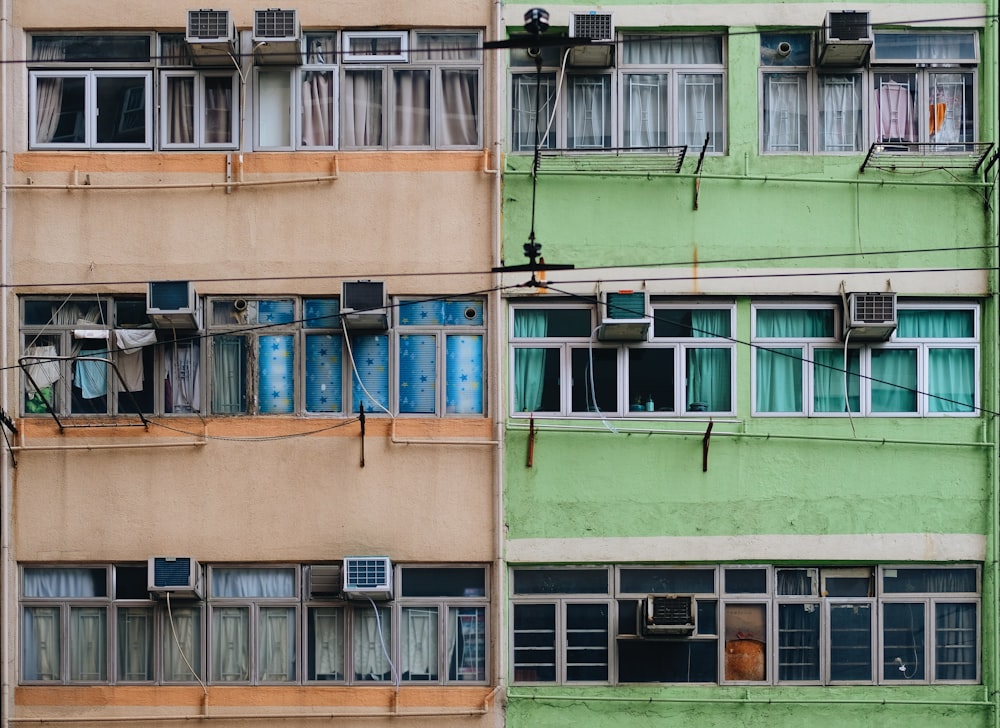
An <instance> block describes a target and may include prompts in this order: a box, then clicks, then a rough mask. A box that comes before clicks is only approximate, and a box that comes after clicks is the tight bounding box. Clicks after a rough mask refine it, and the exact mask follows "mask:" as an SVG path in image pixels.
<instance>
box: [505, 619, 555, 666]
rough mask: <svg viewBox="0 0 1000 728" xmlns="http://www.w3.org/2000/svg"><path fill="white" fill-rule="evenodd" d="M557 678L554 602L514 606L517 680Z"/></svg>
mask: <svg viewBox="0 0 1000 728" xmlns="http://www.w3.org/2000/svg"><path fill="white" fill-rule="evenodd" d="M555 679H556V606H555V604H515V605H514V680H515V681H518V682H554V681H555Z"/></svg>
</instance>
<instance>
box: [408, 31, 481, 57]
mask: <svg viewBox="0 0 1000 728" xmlns="http://www.w3.org/2000/svg"><path fill="white" fill-rule="evenodd" d="M410 57H411V59H417V60H429V61H462V60H465V61H475V60H478V59H479V35H478V34H477V33H417V38H416V43H415V47H414V48H413V49H412V50H411V51H410Z"/></svg>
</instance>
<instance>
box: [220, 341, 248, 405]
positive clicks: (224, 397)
mask: <svg viewBox="0 0 1000 728" xmlns="http://www.w3.org/2000/svg"><path fill="white" fill-rule="evenodd" d="M246 353H247V338H246V337H245V336H216V337H215V338H213V339H212V412H214V413H216V414H229V415H232V414H241V413H244V412H246V411H247V390H246V377H247V372H246Z"/></svg>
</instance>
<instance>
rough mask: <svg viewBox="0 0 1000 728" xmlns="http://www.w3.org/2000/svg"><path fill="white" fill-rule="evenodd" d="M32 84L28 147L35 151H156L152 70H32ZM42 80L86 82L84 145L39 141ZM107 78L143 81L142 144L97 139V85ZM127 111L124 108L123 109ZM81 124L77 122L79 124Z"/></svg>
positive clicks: (30, 73) (98, 111)
mask: <svg viewBox="0 0 1000 728" xmlns="http://www.w3.org/2000/svg"><path fill="white" fill-rule="evenodd" d="M29 78H30V83H31V90H30V94H31V98H30V103H29V109H30V112H29V119H28V135H29V146H30V147H31V148H32V149H123V150H130V149H131V150H136V149H152V148H153V103H152V101H153V72H152V71H150V70H128V69H121V70H113V69H110V68H99V69H94V70H79V69H72V68H70V69H65V70H33V71H30V72H29ZM43 78H64V79H70V78H82V79H84V110H83V119H82V121H83V127H84V140H83V141H82V142H55V141H53V142H40V141H38V138H37V133H38V118H37V117H38V81H39V79H43ZM105 78H141V79H142V80H143V87H144V90H143V106H144V108H143V119H144V124H145V139H144V140H143V141H142V142H101V141H98V139H97V120H98V115H99V113H100V109H98V108H97V103H98V96H97V85H98V82H99V80H100V79H105ZM123 111H124V109H123ZM79 123H80V121H79V120H78V121H77V124H79Z"/></svg>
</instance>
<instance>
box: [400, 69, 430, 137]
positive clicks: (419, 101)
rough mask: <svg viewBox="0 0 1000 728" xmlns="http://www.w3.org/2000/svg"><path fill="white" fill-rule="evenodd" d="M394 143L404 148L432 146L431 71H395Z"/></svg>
mask: <svg viewBox="0 0 1000 728" xmlns="http://www.w3.org/2000/svg"><path fill="white" fill-rule="evenodd" d="M392 82H393V93H394V96H393V106H394V109H395V135H396V138H395V140H394V144H398V145H400V146H404V147H414V146H427V145H428V144H430V143H431V72H430V71H427V70H403V69H394V70H393V73H392Z"/></svg>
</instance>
